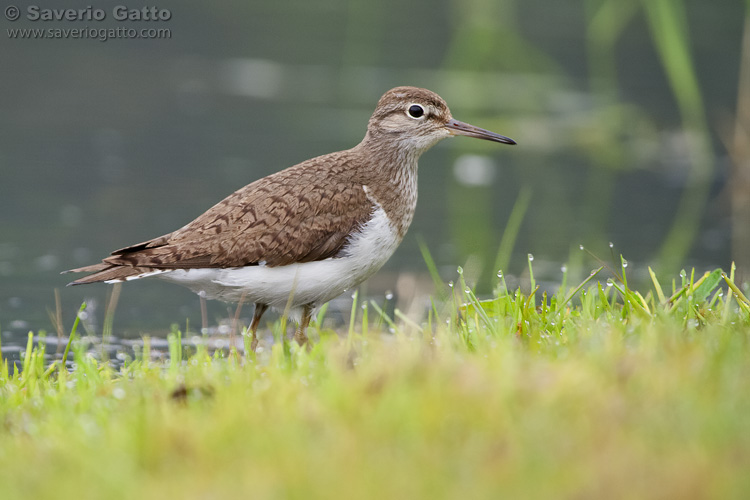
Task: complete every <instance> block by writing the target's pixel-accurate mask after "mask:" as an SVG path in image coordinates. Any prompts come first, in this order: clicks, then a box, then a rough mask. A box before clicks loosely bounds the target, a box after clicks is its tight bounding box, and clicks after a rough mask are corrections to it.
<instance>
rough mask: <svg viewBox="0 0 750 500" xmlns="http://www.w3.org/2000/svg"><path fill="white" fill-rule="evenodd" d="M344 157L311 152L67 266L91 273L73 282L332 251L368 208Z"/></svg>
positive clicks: (318, 256)
mask: <svg viewBox="0 0 750 500" xmlns="http://www.w3.org/2000/svg"><path fill="white" fill-rule="evenodd" d="M348 155H349V152H347V151H344V152H339V153H333V154H330V155H326V156H321V157H318V158H313V159H311V160H308V161H306V162H303V163H300V164H299V165H296V166H294V167H291V168H288V169H286V170H283V171H281V172H278V173H276V174H273V175H270V176H268V177H265V178H263V179H260V180H258V181H256V182H253V183H252V184H249V185H247V186H245V187H244V188H242V189H240V190H238V191H236V192H235V193H233V194H231V195H230V196H228V197H227V198H225V199H224V200H222V201H221V202H219V203H218V204H216V205H214V206H213V207H212V208H210V209H209V210H208V211H207V212H205V213H204V214H203V215H201V216H199V217H198V218H197V219H195V220H194V221H193V222H191V223H189V224H188V225H186V226H184V227H183V228H181V229H178V230H177V231H175V232H173V233H170V234H167V235H164V236H161V237H159V238H155V239H153V240H149V241H146V242H143V243H139V244H137V245H133V246H130V247H126V248H122V249H120V250H117V251H115V252H113V254H112V256H110V257H108V258H106V259H104V261H103V263H102V264H96V265H94V266H88V267H86V268H80V269H76V270H74V271H93V272H96V273H97V274H96V275H92V276H87V277H85V278H82V279H80V280H77V281H76V283H83V282H86V283H88V282H92V281H103V280H105V279H112V277H111V276H115V275H117V276H118V277H119V276H132V275H134V274H136V271H138V272H143V271H144V270H145V271H146V272H148V271H149V270H157V269H162V270H167V269H187V268H196V267H240V266H247V265H254V264H260V263H264V264H265V265H268V266H283V265H288V264H292V263H295V262H310V261H315V260H322V259H326V258H329V257H333V256H336V255H337V254H338V253H339V252H340V251H341V249H342V248H343V247H344V246H345V244H346V242H347V239H348V237H349V235H350V234H351V233H352V232H353V231H355V230H356V228H357V227H359V226H361V225H362V224H364V223H366V222H367V220H369V218H370V217H371V216H372V213H373V210H374V209H375V205H374V204H373V203H372V202H371V201H370V200H368V198H367V195H366V193H365V191H364V190H363V188H362V185H361V184H360V183H358V182H356V181H355V180H354V179H352V178H351V177H350V176H349V175H348V172H349V171H351V170H352V169H351V165H349V162H350V161H356V159H355V158H351V157H349V156H348ZM116 268H120V269H119V270H117V269H116ZM123 268H127V269H123ZM97 275H99V276H97Z"/></svg>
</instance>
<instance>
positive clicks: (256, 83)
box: [0, 0, 742, 348]
mask: <svg viewBox="0 0 750 500" xmlns="http://www.w3.org/2000/svg"><path fill="white" fill-rule="evenodd" d="M74 3H76V2H71V5H70V7H76V5H73V4H74ZM509 4H513V3H512V2H510V3H508V2H497V3H494V2H484V3H482V2H468V3H467V4H466V6H463V4H462V7H458V4H457V3H454V2H437V3H436V2H428V1H426V0H421V1H415V2H409V3H408V4H404V3H403V2H396V1H393V0H389V1H385V2H378V3H377V4H374V3H373V4H370V3H365V2H343V1H324V2H314V3H312V2H287V3H278V2H277V3H274V4H273V5H271V4H269V5H260V4H240V3H236V2H228V3H224V4H216V3H211V4H205V3H199V2H180V3H177V2H169V3H164V4H160V7H162V8H169V9H171V11H172V14H173V15H172V18H171V19H170V20H169V22H167V23H163V25H164V26H167V27H169V28H170V29H171V31H172V37H171V38H170V39H168V40H109V41H107V42H98V41H95V40H7V41H6V42H5V43H3V46H2V49H0V66H1V67H2V68H3V72H2V76H0V91H1V92H2V95H3V96H5V98H4V99H3V100H2V102H0V106H1V107H2V108H1V109H0V111H1V113H2V117H3V119H2V120H0V175H1V180H0V331H2V334H1V335H2V337H0V340H2V342H3V345H4V346H6V347H5V348H12V346H13V345H18V344H19V343H21V344H25V338H26V337H25V336H26V333H27V332H28V330H33V331H38V330H47V331H52V330H53V326H52V325H53V323H52V322H51V320H50V319H49V312H50V311H54V310H55V308H56V305H55V299H54V294H53V290H54V289H55V288H58V289H60V297H61V312H62V317H63V323H64V325H65V328H66V329H69V328H70V325H71V324H72V320H73V318H74V317H75V313H76V311H77V310H78V306H79V304H80V302H81V301H82V300H84V299H85V300H87V301H88V302H89V303H90V304H91V305H92V316H93V317H94V318H97V321H98V323H97V322H92V324H91V328H92V329H93V332H92V333H95V334H96V333H101V322H102V318H103V312H102V311H103V304H104V303H105V300H106V293H107V289H108V288H107V286H105V285H93V286H88V287H75V288H64V285H65V284H66V283H67V282H68V281H69V276H60V275H59V272H60V271H62V270H65V269H69V268H72V267H76V266H80V265H85V264H89V263H93V262H96V261H97V260H98V259H99V258H101V257H103V256H105V255H107V253H108V252H110V251H111V250H113V249H116V248H119V247H122V246H125V245H128V244H132V243H135V242H138V241H143V240H145V239H148V238H152V237H155V236H158V235H161V234H164V233H167V232H170V231H172V230H174V229H176V228H178V227H180V226H182V225H183V224H185V223H186V222H188V221H189V220H191V219H192V218H193V217H195V216H197V215H198V214H200V213H201V212H202V211H204V210H205V209H207V208H208V207H210V206H211V205H213V204H214V203H215V202H217V201H218V200H220V199H221V198H223V197H224V196H226V195H227V194H229V193H231V192H232V191H234V190H236V189H237V188H239V187H241V186H243V185H244V184H247V183H249V182H251V181H253V180H255V179H257V178H259V177H262V176H264V175H267V174H269V173H271V172H274V171H277V170H280V169H282V168H285V167H287V166H290V165H293V164H295V163H298V162H300V161H303V160H305V159H307V158H310V157H313V156H316V155H319V154H324V153H327V152H331V151H335V150H340V149H345V148H348V147H351V146H353V145H355V144H356V143H357V142H358V141H359V140H360V139H361V137H362V136H363V134H364V131H365V127H366V123H367V119H368V117H369V115H370V113H371V112H372V109H373V108H374V106H375V103H376V102H377V99H378V98H379V96H380V95H381V94H382V93H383V92H384V91H386V90H387V89H388V88H390V87H392V86H396V85H402V84H410V85H419V86H425V87H428V88H431V89H433V90H435V91H437V92H439V93H440V94H441V95H442V96H443V97H444V98H446V100H447V101H448V103H449V105H450V106H451V108H452V111H453V113H454V116H456V117H457V118H458V119H461V120H464V121H468V122H470V123H473V124H476V125H478V126H481V127H484V128H488V129H491V130H495V131H497V132H499V133H502V134H505V135H508V136H510V137H513V138H514V139H516V140H517V141H518V142H519V145H518V146H516V147H514V148H508V147H501V146H497V145H493V144H484V143H480V142H479V141H472V140H471V139H466V138H461V139H454V140H451V141H444V142H443V143H441V144H439V145H438V146H437V147H435V148H434V149H433V150H432V151H430V152H428V153H427V154H425V155H424V157H423V159H422V161H421V163H420V165H421V166H420V200H419V206H418V209H417V214H416V216H415V220H414V224H413V226H412V228H411V230H410V233H409V235H408V236H407V239H406V240H405V241H404V243H403V245H402V247H401V248H400V249H399V250H398V252H397V253H396V255H395V256H394V258H393V259H392V260H391V261H390V262H389V263H388V264H387V266H386V268H385V269H384V271H383V272H382V273H381V274H380V275H379V276H378V277H375V278H374V279H373V280H371V282H370V283H369V284H368V285H367V290H368V291H369V292H370V293H372V294H374V295H378V296H380V295H382V294H383V293H385V291H386V290H389V289H394V288H396V286H397V285H396V283H397V282H398V283H400V286H401V287H402V289H403V290H402V291H403V293H402V294H400V295H401V296H402V297H403V296H405V295H406V294H407V292H408V291H409V290H412V291H413V290H418V289H419V290H421V289H422V288H423V287H421V285H419V284H423V283H425V282H426V283H428V284H429V278H426V267H425V265H424V263H423V260H422V257H421V254H420V252H419V248H418V245H417V239H416V236H417V235H419V236H421V237H422V238H423V239H424V240H425V242H426V243H427V246H428V248H429V249H430V251H431V252H432V254H433V256H434V258H435V260H436V262H437V264H438V266H439V268H440V269H441V271H442V272H443V274H444V278H445V279H446V280H448V279H455V268H456V265H457V264H466V263H467V262H469V263H470V264H469V265H466V266H465V267H466V268H467V272H468V271H469V270H471V269H474V272H475V274H474V275H473V276H471V277H470V278H471V280H473V281H474V282H477V281H484V284H483V285H482V286H483V289H485V290H489V289H490V283H489V278H491V277H493V276H494V275H495V273H496V271H497V270H493V269H491V268H490V267H491V264H492V262H494V259H495V253H496V251H497V245H498V244H499V241H500V238H501V236H502V233H503V230H504V225H505V223H506V221H507V219H508V216H509V214H510V211H511V208H512V206H513V203H514V202H515V200H516V196H517V194H518V192H519V190H520V189H521V188H522V187H529V188H530V189H531V191H532V202H531V206H530V208H529V211H528V213H527V214H526V216H525V218H524V222H523V225H522V228H521V232H520V235H519V238H518V241H517V243H516V246H515V253H514V256H513V258H512V259H511V261H510V262H511V263H510V269H507V270H504V271H506V274H507V275H511V274H515V275H521V274H522V273H523V272H524V270H525V269H526V266H527V263H526V255H527V254H528V253H533V254H534V255H535V256H537V258H536V261H535V263H534V264H535V276H536V277H537V279H538V280H545V279H547V280H550V281H552V282H554V280H556V279H559V275H560V271H559V270H560V266H561V265H562V264H563V263H568V264H570V265H571V266H572V268H576V266H578V268H580V270H579V271H580V272H581V273H585V272H586V271H587V266H588V265H590V263H587V262H586V260H585V257H579V256H578V253H576V252H577V247H578V245H579V243H582V242H585V243H586V246H587V247H588V248H590V249H592V251H594V252H595V253H598V254H599V255H600V256H602V257H605V258H606V257H608V256H609V248H608V242H609V241H614V242H615V244H616V251H617V252H618V253H619V252H621V253H623V254H624V255H625V256H626V257H627V258H628V259H629V260H630V261H631V262H633V263H634V264H635V265H634V266H632V265H631V268H634V267H635V268H636V270H634V271H633V272H637V268H638V266H639V264H640V269H643V266H644V265H645V263H648V262H650V261H651V259H653V258H654V256H655V255H656V254H657V252H658V250H659V248H660V246H661V244H662V243H663V239H664V235H665V233H666V231H667V230H668V229H669V227H670V225H671V223H672V221H673V219H674V215H675V211H676V210H677V202H678V199H679V196H680V194H681V192H682V190H683V189H684V187H685V182H686V179H687V169H688V164H689V162H688V159H687V158H686V154H687V153H686V151H687V148H686V145H688V144H690V141H691V136H690V135H689V134H685V133H684V132H682V131H681V129H680V119H679V113H678V111H677V109H676V106H675V104H674V99H673V97H672V94H671V91H670V89H669V86H668V84H667V82H666V80H665V78H664V75H663V70H662V69H661V67H660V65H659V62H658V59H657V58H656V56H655V53H654V50H653V48H652V46H651V44H650V42H649V35H648V33H647V30H646V27H645V23H644V22H643V20H642V19H637V20H636V21H634V23H633V25H632V27H631V28H630V29H629V30H628V31H627V32H626V34H625V36H624V37H623V40H622V43H621V44H620V47H619V49H618V58H617V60H616V61H614V64H615V65H616V68H617V71H618V76H619V79H618V82H617V83H618V87H617V88H615V89H612V94H611V95H606V96H603V95H601V94H598V93H597V94H592V93H590V89H589V81H588V79H587V78H588V77H587V76H586V71H587V69H586V64H585V59H586V52H585V47H584V46H583V37H584V36H585V35H584V29H583V28H584V17H583V8H582V5H581V4H579V3H576V2H573V3H565V5H564V6H563V5H562V4H560V5H558V4H554V5H551V4H549V2H541V0H535V1H530V2H523V3H520V2H519V3H518V4H517V5H516V4H513V5H515V11H514V15H515V19H516V20H517V23H515V24H513V26H508V27H507V28H502V29H499V28H497V26H502V25H503V24H504V23H507V22H508V20H507V19H506V18H505V17H503V16H504V15H505V14H504V12H505V11H504V9H505V8H506V7H507V5H509ZM504 6H505V7H504ZM459 9H461V10H459ZM482 9H487V12H489V14H487V15H484V17H483V19H484V21H485V24H486V26H485V28H482V26H484V25H483V24H482V23H478V24H477V26H476V27H472V26H474V25H473V24H471V23H472V22H474V23H477V21H476V20H474V21H472V15H474V14H476V16H480V17H482V15H483V12H484V10H482ZM741 9H742V6H741V5H740V4H739V3H737V5H730V4H726V5H723V6H722V8H713V7H711V6H710V5H703V4H701V3H699V2H689V3H688V13H689V18H690V23H691V28H692V37H691V39H692V41H693V49H694V52H693V55H694V57H695V62H696V65H697V68H698V71H699V76H700V80H701V84H702V86H703V88H702V90H703V93H704V95H703V97H704V102H705V107H706V110H707V113H708V115H709V116H712V117H716V121H720V120H721V119H722V118H721V117H722V116H725V115H727V114H731V111H732V109H733V108H734V106H735V102H734V101H735V96H736V93H737V89H736V81H737V60H738V57H739V44H740V42H739V40H740V34H741V27H742V15H741V14H742V13H741ZM476 16H475V17H476ZM493 16H494V17H493ZM2 21H3V22H2V24H3V29H6V28H7V27H8V26H10V23H9V22H6V20H5V19H2ZM107 23H110V20H107V21H106V22H104V23H103V24H102V26H107V25H109V24H107ZM32 24H33V23H29V22H27V21H23V20H20V21H18V22H16V23H14V24H13V26H16V27H23V26H27V27H28V26H31V27H34V26H32ZM58 24H60V23H58ZM110 24H111V23H110ZM61 25H64V23H62V24H61ZM467 26H468V28H467ZM493 26H495V28H493ZM45 27H48V26H45ZM511 28H512V29H515V30H516V34H517V35H518V36H519V37H520V38H521V39H522V40H523V43H524V44H525V46H524V47H525V49H524V50H523V51H522V50H519V51H518V54H519V55H514V53H508V52H507V51H505V50H500V49H501V47H500V46H496V45H491V46H476V45H473V44H472V43H465V40H467V39H468V38H466V37H467V36H471V35H472V33H475V32H476V30H481V29H488V30H489V31H488V32H491V33H500V34H501V35H502V33H504V32H505V31H507V30H510V29H511ZM493 29H494V30H495V31H493ZM472 30H474V32H472ZM467 33H468V34H467ZM488 40H489V41H488V42H487V43H488V44H498V43H499V42H498V39H492V38H491V37H490V38H488ZM493 48H497V49H498V50H497V52H496V53H497V55H493V54H495V52H493V50H494V49H493ZM532 52H533V53H535V54H543V55H544V57H540V58H538V59H534V60H533V62H532V61H531V59H530V58H526V59H523V58H522V57H521V56H522V55H527V54H530V53H532ZM478 54H479V55H481V56H482V57H484V59H483V60H482V61H480V63H476V64H474V63H470V61H471V60H472V57H476V56H477V55H478ZM540 61H541V62H540ZM477 65H478V66H477ZM615 124H616V126H615ZM714 141H715V144H714V146H715V148H716V151H717V153H716V157H715V164H714V165H713V167H714V169H713V171H714V174H712V175H711V176H710V178H704V179H701V181H700V182H704V183H707V184H708V185H709V186H710V190H711V196H710V201H709V203H708V205H707V206H706V207H705V210H704V211H703V217H704V218H703V220H701V221H696V224H699V225H700V227H701V233H700V237H699V239H698V240H697V241H696V242H695V244H694V245H693V246H692V248H691V249H690V253H689V255H690V261H689V263H688V264H690V265H698V266H700V267H712V266H716V265H720V266H723V267H728V263H729V261H730V255H729V226H730V213H729V208H728V206H727V201H726V192H725V184H726V176H727V172H728V161H727V159H726V153H725V152H724V150H723V149H722V146H721V143H720V141H719V138H718V136H715V137H714ZM615 150H616V151H615ZM615 152H616V155H617V157H616V158H615V160H612V159H611V158H609V157H608V155H609V156H612V155H614V154H615ZM597 194H599V195H600V196H597ZM537 266H538V269H537ZM574 270H575V269H574ZM404 276H406V277H404ZM481 276H485V277H484V278H481ZM581 276H583V274H581ZM415 293H416V292H415ZM94 304H96V305H98V309H97V308H96V307H94ZM342 309H343V310H345V309H346V305H344V306H342ZM230 315H231V313H230V312H228V311H227V306H226V305H224V304H220V303H211V304H209V318H208V319H209V321H210V322H211V324H217V323H218V322H219V320H221V319H222V318H225V317H228V316H230ZM185 320H188V321H189V322H190V323H191V324H193V325H198V324H200V321H201V316H200V308H199V306H198V299H197V297H196V296H195V295H193V294H192V293H190V292H188V291H187V290H182V289H180V288H178V287H174V286H172V285H168V284H165V283H161V282H159V281H158V280H145V281H143V282H136V283H129V284H128V285H127V286H125V287H124V288H123V291H122V296H121V297H120V302H119V307H118V309H117V312H116V317H115V331H116V334H117V336H118V337H122V338H137V337H138V336H139V335H141V334H142V333H164V332H167V331H168V330H169V328H170V325H171V324H172V323H174V322H180V323H184V322H185Z"/></svg>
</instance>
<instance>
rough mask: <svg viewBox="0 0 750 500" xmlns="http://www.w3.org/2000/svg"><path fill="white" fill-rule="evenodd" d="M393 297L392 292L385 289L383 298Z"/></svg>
mask: <svg viewBox="0 0 750 500" xmlns="http://www.w3.org/2000/svg"><path fill="white" fill-rule="evenodd" d="M392 298H393V292H392V291H390V290H386V292H385V300H391V299H392Z"/></svg>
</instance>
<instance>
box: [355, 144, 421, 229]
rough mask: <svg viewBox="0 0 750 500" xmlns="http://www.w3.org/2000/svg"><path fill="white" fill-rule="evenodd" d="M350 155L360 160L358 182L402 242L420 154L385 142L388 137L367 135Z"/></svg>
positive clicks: (414, 201) (410, 212) (413, 204)
mask: <svg viewBox="0 0 750 500" xmlns="http://www.w3.org/2000/svg"><path fill="white" fill-rule="evenodd" d="M352 151H353V152H355V153H356V154H357V155H358V156H359V157H360V158H361V167H362V171H361V172H360V173H359V175H357V178H358V179H359V180H360V182H361V183H362V184H363V185H366V186H367V190H368V194H369V196H370V198H371V200H372V201H374V202H377V203H378V204H380V206H381V207H383V210H385V213H386V214H387V215H388V219H389V220H390V221H391V223H392V224H393V226H394V228H395V229H396V230H397V232H398V234H399V236H400V237H402V238H403V236H404V234H406V230H407V229H408V228H409V225H410V224H411V221H412V218H413V217H414V210H415V209H416V206H417V160H418V159H419V156H420V153H421V151H417V150H415V148H409V147H404V146H403V145H401V144H399V143H398V142H396V141H388V138H387V137H382V136H381V137H373V136H372V135H371V134H370V132H369V131H368V133H367V135H365V138H364V139H363V140H362V142H360V143H359V144H358V145H357V146H355V147H354V148H353V149H352Z"/></svg>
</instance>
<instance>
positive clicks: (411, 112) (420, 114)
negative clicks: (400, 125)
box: [406, 104, 427, 120]
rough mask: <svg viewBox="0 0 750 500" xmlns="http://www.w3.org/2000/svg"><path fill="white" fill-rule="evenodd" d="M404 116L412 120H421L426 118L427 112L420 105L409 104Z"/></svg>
mask: <svg viewBox="0 0 750 500" xmlns="http://www.w3.org/2000/svg"><path fill="white" fill-rule="evenodd" d="M406 116H408V117H409V118H411V119H412V120H422V119H424V117H425V116H427V111H425V109H424V106H422V105H421V104H410V105H409V107H408V108H406Z"/></svg>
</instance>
